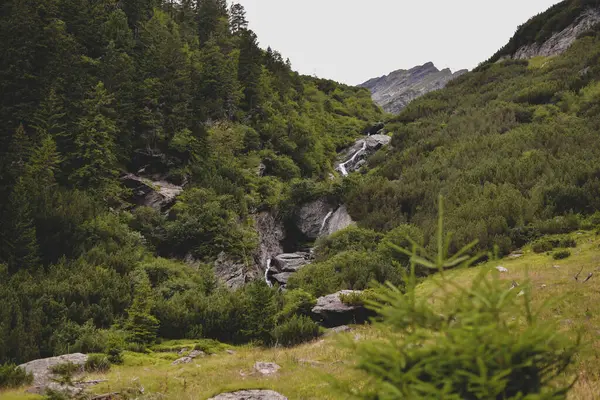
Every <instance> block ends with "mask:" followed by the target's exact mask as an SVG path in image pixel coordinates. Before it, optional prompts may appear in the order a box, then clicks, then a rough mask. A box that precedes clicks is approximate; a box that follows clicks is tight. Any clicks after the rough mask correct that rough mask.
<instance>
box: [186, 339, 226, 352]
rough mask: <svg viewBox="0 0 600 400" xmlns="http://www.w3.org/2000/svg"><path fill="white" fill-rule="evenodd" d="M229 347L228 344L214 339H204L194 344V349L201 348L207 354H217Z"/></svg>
mask: <svg viewBox="0 0 600 400" xmlns="http://www.w3.org/2000/svg"><path fill="white" fill-rule="evenodd" d="M228 348H229V346H228V345H226V344H223V343H221V342H219V341H217V340H212V339H202V340H200V341H199V342H198V343H196V344H195V345H194V350H200V351H203V352H205V353H206V354H216V353H219V352H221V351H225V350H227V349H228Z"/></svg>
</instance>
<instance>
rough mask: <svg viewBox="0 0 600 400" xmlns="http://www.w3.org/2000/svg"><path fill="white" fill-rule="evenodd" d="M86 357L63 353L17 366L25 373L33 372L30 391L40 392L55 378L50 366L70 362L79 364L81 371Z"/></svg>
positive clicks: (78, 354)
mask: <svg viewBox="0 0 600 400" xmlns="http://www.w3.org/2000/svg"><path fill="white" fill-rule="evenodd" d="M87 359H88V356H87V355H85V354H81V353H74V354H65V355H62V356H58V357H50V358H43V359H39V360H33V361H29V362H28V363H25V364H21V365H19V368H22V369H23V370H25V372H27V373H30V374H33V387H32V388H31V389H30V392H31V393H40V394H42V393H45V391H46V389H47V388H49V387H50V384H53V383H54V382H53V379H55V378H56V377H55V376H54V375H53V374H52V371H51V370H52V367H54V366H56V365H60V364H67V363H72V364H75V365H79V366H80V367H81V371H82V372H83V365H84V364H85V363H86V361H87ZM54 386H56V385H54Z"/></svg>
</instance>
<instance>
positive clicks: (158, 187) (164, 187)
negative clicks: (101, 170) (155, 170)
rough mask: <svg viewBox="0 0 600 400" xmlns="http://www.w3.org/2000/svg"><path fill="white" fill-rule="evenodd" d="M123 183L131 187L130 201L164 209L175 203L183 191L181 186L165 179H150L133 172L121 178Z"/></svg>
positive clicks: (156, 208) (159, 209)
mask: <svg viewBox="0 0 600 400" xmlns="http://www.w3.org/2000/svg"><path fill="white" fill-rule="evenodd" d="M121 180H122V181H123V184H124V185H125V186H126V187H127V188H129V189H131V192H132V196H131V198H130V201H131V202H132V203H134V204H136V205H138V206H146V207H151V208H154V209H155V210H158V211H166V210H168V209H169V208H170V207H172V206H173V204H175V200H176V198H177V196H178V195H180V194H181V192H183V187H182V186H177V185H174V184H172V183H169V182H167V181H165V180H155V181H153V180H151V179H147V178H143V177H140V176H137V175H134V174H127V175H125V176H124V177H122V178H121Z"/></svg>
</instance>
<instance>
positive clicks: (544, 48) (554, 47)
mask: <svg viewBox="0 0 600 400" xmlns="http://www.w3.org/2000/svg"><path fill="white" fill-rule="evenodd" d="M599 22H600V9H593V8H590V9H588V10H586V11H585V12H583V13H582V14H581V15H580V16H579V18H577V20H575V22H573V23H572V24H571V25H569V26H568V27H566V28H565V29H563V30H562V31H560V32H555V33H554V34H553V35H552V37H550V39H548V40H546V41H545V42H544V43H540V44H537V43H533V44H529V45H526V46H523V47H521V48H519V49H518V50H517V52H516V53H515V54H514V55H513V57H512V58H514V59H521V60H525V59H529V58H533V57H538V56H543V57H550V56H556V55H559V54H562V53H563V52H565V51H566V50H567V49H568V48H569V47H571V45H572V44H573V42H574V41H575V40H576V39H577V38H578V37H579V35H581V34H582V33H584V32H586V31H588V30H589V29H591V28H592V27H593V26H594V25H596V24H597V23H599Z"/></svg>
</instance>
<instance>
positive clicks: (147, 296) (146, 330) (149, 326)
mask: <svg viewBox="0 0 600 400" xmlns="http://www.w3.org/2000/svg"><path fill="white" fill-rule="evenodd" d="M134 285H135V289H134V296H133V303H132V305H131V307H130V308H129V309H128V310H127V315H128V317H127V321H126V322H125V330H126V331H127V332H128V333H129V341H131V342H132V343H139V344H151V343H154V341H155V340H156V334H157V332H158V327H159V325H160V322H159V321H158V319H156V317H154V316H153V315H152V314H150V311H151V310H152V287H151V286H150V279H148V274H146V272H145V271H137V273H136V274H135V276H134Z"/></svg>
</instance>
